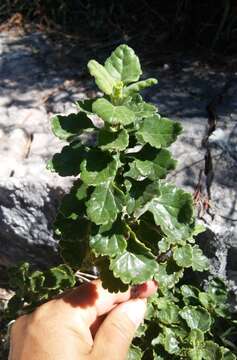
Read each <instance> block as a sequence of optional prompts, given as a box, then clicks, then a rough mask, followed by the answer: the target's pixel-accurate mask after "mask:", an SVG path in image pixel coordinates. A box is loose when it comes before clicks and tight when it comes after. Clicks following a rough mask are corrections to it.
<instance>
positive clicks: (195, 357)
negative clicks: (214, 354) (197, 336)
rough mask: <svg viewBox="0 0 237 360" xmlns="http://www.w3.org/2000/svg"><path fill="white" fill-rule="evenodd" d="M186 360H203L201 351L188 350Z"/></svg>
mask: <svg viewBox="0 0 237 360" xmlns="http://www.w3.org/2000/svg"><path fill="white" fill-rule="evenodd" d="M188 356H189V357H188V359H190V360H203V351H202V349H190V350H188Z"/></svg>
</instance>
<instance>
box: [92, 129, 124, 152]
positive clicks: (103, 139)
mask: <svg viewBox="0 0 237 360" xmlns="http://www.w3.org/2000/svg"><path fill="white" fill-rule="evenodd" d="M128 140H129V136H128V133H127V131H126V130H125V129H122V130H120V131H118V132H110V131H106V130H101V131H100V133H99V137H98V146H99V147H100V148H101V150H111V151H123V150H125V149H126V148H127V147H128Z"/></svg>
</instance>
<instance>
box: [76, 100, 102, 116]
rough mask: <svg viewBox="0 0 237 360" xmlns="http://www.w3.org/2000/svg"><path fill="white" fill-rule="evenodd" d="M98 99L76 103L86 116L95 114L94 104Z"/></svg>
mask: <svg viewBox="0 0 237 360" xmlns="http://www.w3.org/2000/svg"><path fill="white" fill-rule="evenodd" d="M97 99H98V98H97V97H96V98H94V99H84V100H78V101H76V105H77V106H78V107H79V109H80V110H81V111H83V112H84V113H86V114H91V113H93V111H92V104H93V102H94V101H96V100H97Z"/></svg>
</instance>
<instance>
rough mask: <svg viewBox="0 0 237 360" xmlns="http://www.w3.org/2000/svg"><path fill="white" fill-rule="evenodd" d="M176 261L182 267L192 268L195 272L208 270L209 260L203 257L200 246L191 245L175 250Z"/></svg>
mask: <svg viewBox="0 0 237 360" xmlns="http://www.w3.org/2000/svg"><path fill="white" fill-rule="evenodd" d="M174 260H175V261H176V263H177V264H178V265H179V266H181V267H190V266H192V268H193V270H196V271H203V270H207V269H208V265H209V262H208V259H207V258H206V257H205V256H204V255H203V253H202V250H201V249H200V248H199V247H198V245H194V246H193V247H192V246H191V245H189V244H186V245H184V246H179V247H177V248H176V249H175V250H174Z"/></svg>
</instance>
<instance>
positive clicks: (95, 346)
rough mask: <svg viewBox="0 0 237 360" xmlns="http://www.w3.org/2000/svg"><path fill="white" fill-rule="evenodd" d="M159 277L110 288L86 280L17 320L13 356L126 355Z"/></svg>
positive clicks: (15, 359)
mask: <svg viewBox="0 0 237 360" xmlns="http://www.w3.org/2000/svg"><path fill="white" fill-rule="evenodd" d="M156 289H157V286H156V284H155V283H154V282H153V281H148V282H146V283H145V284H142V285H139V286H136V287H132V288H130V289H129V290H128V291H126V292H123V293H109V292H108V291H107V290H105V289H104V288H103V287H102V285H101V282H100V280H96V281H93V282H91V283H86V284H83V285H81V286H79V287H78V288H76V289H73V290H72V291H70V292H67V293H66V294H64V295H63V296H60V297H58V298H57V299H54V300H51V301H49V302H47V303H45V304H43V305H41V306H39V307H38V308H37V309H36V310H35V311H34V312H33V313H31V314H29V315H24V316H21V317H20V318H18V319H17V320H16V322H15V323H14V325H13V327H12V331H11V346H10V354H9V360H66V359H70V360H101V359H103V360H107V359H108V360H111V359H113V360H125V359H126V358H127V353H128V349H129V346H130V344H131V342H132V339H133V337H134V335H135V332H136V329H137V328H138V326H139V325H140V324H141V322H142V321H143V319H144V315H145V311H146V298H147V297H148V296H150V295H152V294H153V293H154V292H155V291H156Z"/></svg>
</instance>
